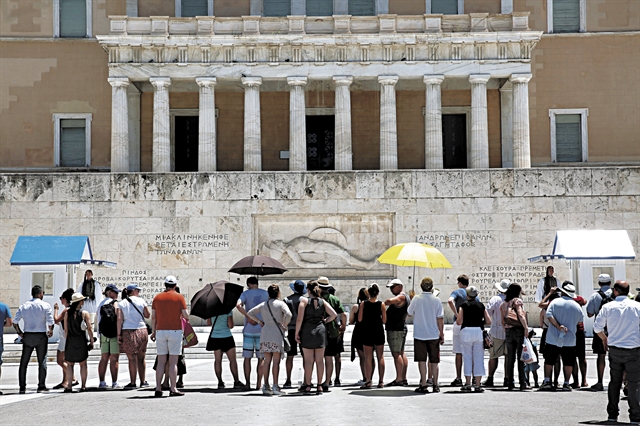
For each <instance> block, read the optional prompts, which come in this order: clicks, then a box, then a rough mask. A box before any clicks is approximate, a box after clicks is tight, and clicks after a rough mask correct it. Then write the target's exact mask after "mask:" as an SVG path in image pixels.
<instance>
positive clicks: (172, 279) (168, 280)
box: [164, 275, 178, 285]
mask: <svg viewBox="0 0 640 426" xmlns="http://www.w3.org/2000/svg"><path fill="white" fill-rule="evenodd" d="M164 283H165V284H167V285H177V284H178V279H177V278H176V277H175V276H173V275H167V278H165V279H164Z"/></svg>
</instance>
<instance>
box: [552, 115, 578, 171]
mask: <svg viewBox="0 0 640 426" xmlns="http://www.w3.org/2000/svg"><path fill="white" fill-rule="evenodd" d="M556 161H557V162H559V163H568V162H580V161H582V135H581V125H580V114H558V115H556Z"/></svg>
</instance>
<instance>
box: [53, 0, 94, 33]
mask: <svg viewBox="0 0 640 426" xmlns="http://www.w3.org/2000/svg"><path fill="white" fill-rule="evenodd" d="M92 19H93V18H92V13H91V0H54V9H53V21H54V22H53V32H54V34H53V36H54V37H69V38H72V37H91V32H92V25H91V21H92Z"/></svg>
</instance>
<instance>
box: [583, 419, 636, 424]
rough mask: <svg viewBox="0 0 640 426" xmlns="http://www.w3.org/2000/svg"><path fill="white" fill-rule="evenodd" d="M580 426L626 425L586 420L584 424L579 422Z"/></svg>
mask: <svg viewBox="0 0 640 426" xmlns="http://www.w3.org/2000/svg"><path fill="white" fill-rule="evenodd" d="M579 424H581V425H624V424H627V423H621V422H610V421H608V420H587V421H584V422H580V423H579Z"/></svg>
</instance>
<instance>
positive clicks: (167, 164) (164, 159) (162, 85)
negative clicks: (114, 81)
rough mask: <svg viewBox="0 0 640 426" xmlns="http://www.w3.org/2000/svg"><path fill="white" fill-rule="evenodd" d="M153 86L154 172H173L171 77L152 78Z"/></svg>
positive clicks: (150, 79)
mask: <svg viewBox="0 0 640 426" xmlns="http://www.w3.org/2000/svg"><path fill="white" fill-rule="evenodd" d="M149 81H150V82H151V84H152V85H153V154H152V155H153V165H152V171H154V172H170V171H171V123H170V120H169V86H171V79H170V78H169V77H151V78H149Z"/></svg>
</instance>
